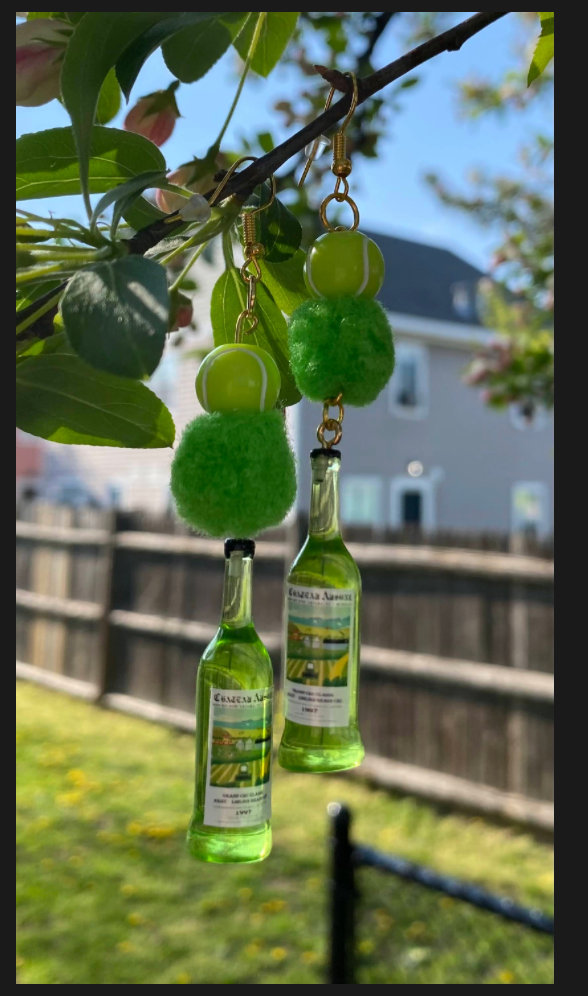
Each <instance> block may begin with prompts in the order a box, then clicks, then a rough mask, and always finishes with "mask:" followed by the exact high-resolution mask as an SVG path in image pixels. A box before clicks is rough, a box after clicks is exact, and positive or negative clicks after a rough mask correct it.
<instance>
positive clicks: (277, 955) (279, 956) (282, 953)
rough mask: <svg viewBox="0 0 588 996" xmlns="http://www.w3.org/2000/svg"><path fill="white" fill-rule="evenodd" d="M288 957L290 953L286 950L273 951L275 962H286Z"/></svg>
mask: <svg viewBox="0 0 588 996" xmlns="http://www.w3.org/2000/svg"><path fill="white" fill-rule="evenodd" d="M287 957H288V952H287V951H286V948H274V949H273V951H272V958H273V959H274V961H286V958H287Z"/></svg>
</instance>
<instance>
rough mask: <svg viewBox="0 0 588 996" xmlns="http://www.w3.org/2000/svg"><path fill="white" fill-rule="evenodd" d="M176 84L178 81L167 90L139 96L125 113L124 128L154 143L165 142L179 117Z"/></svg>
mask: <svg viewBox="0 0 588 996" xmlns="http://www.w3.org/2000/svg"><path fill="white" fill-rule="evenodd" d="M178 86H179V83H178V82H177V81H174V82H173V83H172V85H171V86H170V87H169V89H167V90H158V91H157V93H150V94H149V95H148V96H147V97H141V99H140V100H138V101H137V103H136V104H135V106H134V107H132V108H131V110H130V111H129V113H128V114H127V116H126V118H125V123H124V125H123V127H124V129H125V130H126V131H134V132H135V134H136V135H143V137H144V138H148V139H149V141H150V142H153V143H154V144H155V145H163V144H164V142H167V140H168V138H171V135H172V134H173V130H174V128H175V126H176V121H177V119H178V118H179V117H180V112H179V110H178V105H177V104H176V98H175V91H176V90H177V88H178Z"/></svg>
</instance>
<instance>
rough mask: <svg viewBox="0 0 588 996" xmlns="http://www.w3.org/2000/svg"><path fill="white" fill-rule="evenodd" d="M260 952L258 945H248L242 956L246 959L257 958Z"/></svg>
mask: <svg viewBox="0 0 588 996" xmlns="http://www.w3.org/2000/svg"><path fill="white" fill-rule="evenodd" d="M260 951H261V948H260V946H259V944H248V945H247V947H246V948H245V951H244V954H245V957H246V958H257V955H258V954H259V952H260Z"/></svg>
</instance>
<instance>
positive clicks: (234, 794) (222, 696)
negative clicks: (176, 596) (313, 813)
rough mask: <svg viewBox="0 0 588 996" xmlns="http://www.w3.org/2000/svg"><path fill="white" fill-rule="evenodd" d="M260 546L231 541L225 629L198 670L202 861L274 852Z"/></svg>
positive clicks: (192, 836) (195, 836)
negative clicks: (255, 583) (256, 605)
mask: <svg viewBox="0 0 588 996" xmlns="http://www.w3.org/2000/svg"><path fill="white" fill-rule="evenodd" d="M254 553H255V543H254V542H253V541H252V540H227V541H226V543H225V556H226V568H225V584H224V593H223V608H222V617H221V623H220V627H219V630H218V632H217V634H216V636H215V638H214V640H213V641H212V643H211V644H210V645H209V646H208V647H207V649H206V650H205V652H204V655H203V657H202V660H201V662H200V667H199V669H198V680H197V691H196V797H195V802H194V814H193V816H192V822H191V824H190V828H189V830H188V848H189V850H190V852H191V854H193V856H194V857H195V858H199V859H200V860H201V861H210V862H217V863H219V864H232V863H240V862H252V861H262V860H263V859H264V858H267V856H268V854H269V853H270V851H271V847H272V832H271V823H270V819H271V765H272V712H273V669H272V664H271V661H270V657H269V654H268V652H267V650H266V649H265V647H264V645H263V643H262V642H261V640H260V639H259V637H258V635H257V633H256V632H255V627H254V625H253V620H252V617H251V578H252V568H253V556H254Z"/></svg>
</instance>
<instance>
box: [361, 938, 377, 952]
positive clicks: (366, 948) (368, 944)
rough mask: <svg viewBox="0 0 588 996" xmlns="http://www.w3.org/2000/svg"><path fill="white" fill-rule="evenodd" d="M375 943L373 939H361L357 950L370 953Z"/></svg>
mask: <svg viewBox="0 0 588 996" xmlns="http://www.w3.org/2000/svg"><path fill="white" fill-rule="evenodd" d="M375 947H376V945H375V944H374V942H373V941H361V942H360V944H359V950H360V952H361V953H362V954H364V955H370V954H372V953H373V952H374V950H375Z"/></svg>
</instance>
